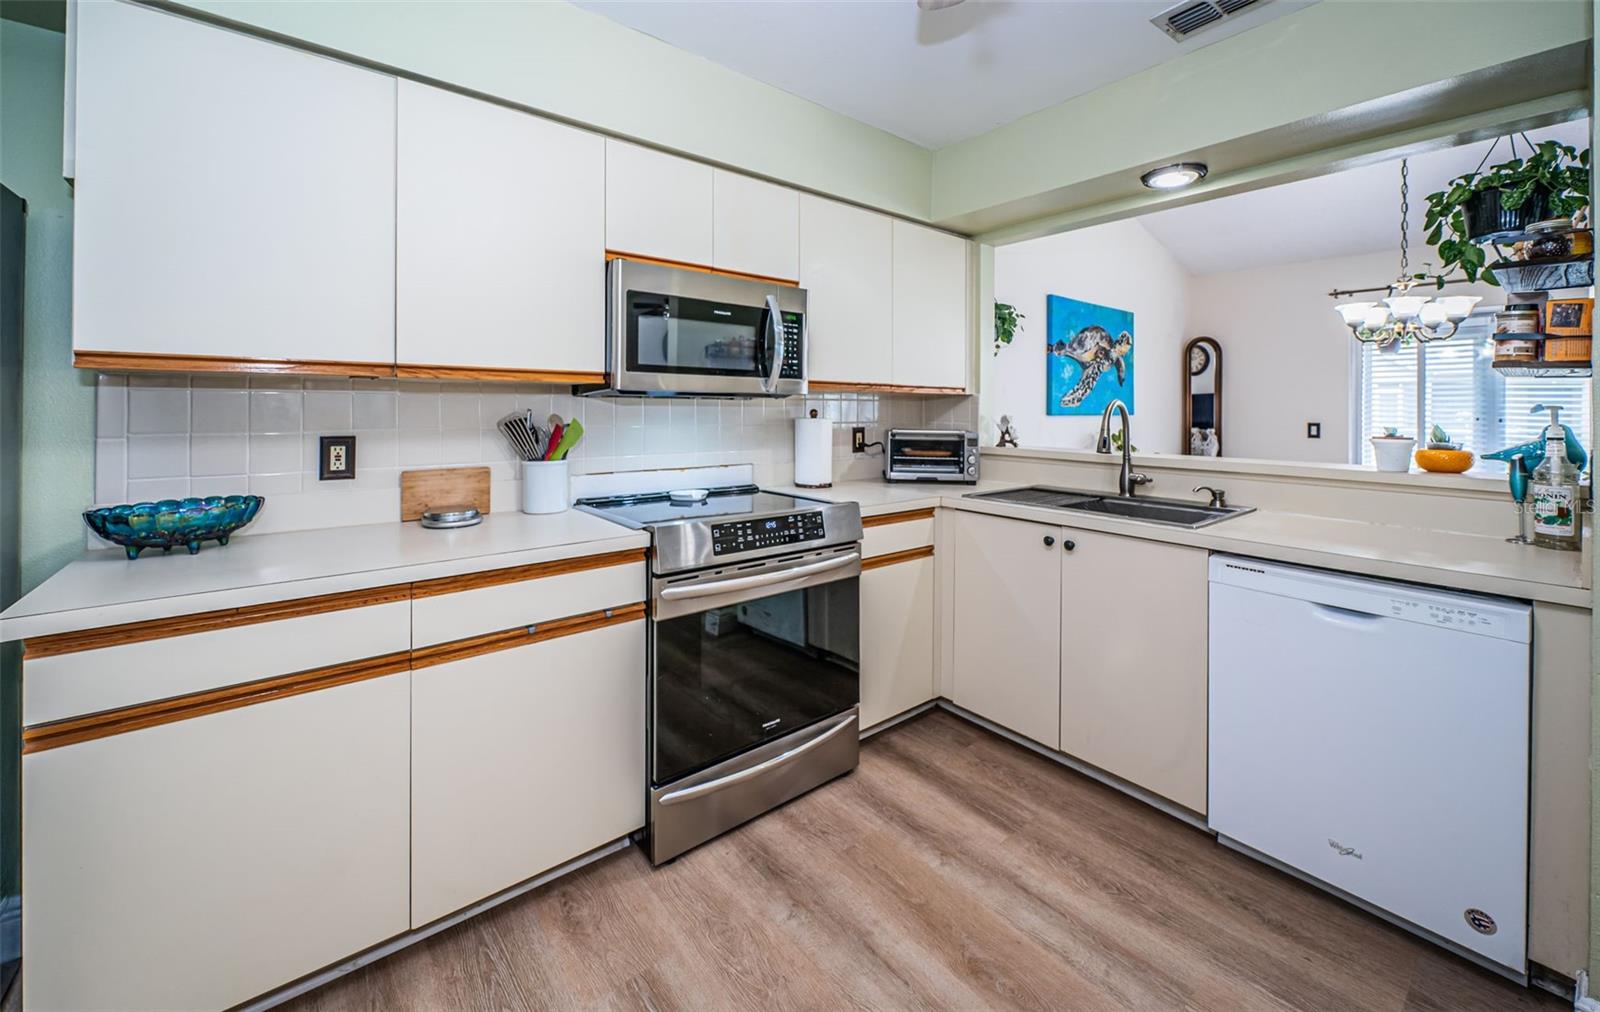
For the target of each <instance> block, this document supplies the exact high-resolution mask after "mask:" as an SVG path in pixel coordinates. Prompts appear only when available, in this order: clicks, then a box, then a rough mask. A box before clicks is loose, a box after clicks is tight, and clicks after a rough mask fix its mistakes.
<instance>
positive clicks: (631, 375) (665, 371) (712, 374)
mask: <svg viewBox="0 0 1600 1012" xmlns="http://www.w3.org/2000/svg"><path fill="white" fill-rule="evenodd" d="M609 270H610V272H611V276H610V289H611V291H610V300H611V301H610V305H609V309H608V323H609V326H610V328H611V348H610V366H611V372H612V379H611V384H612V386H613V387H614V388H615V389H616V390H617V391H618V392H621V393H634V394H647V395H648V394H727V395H736V396H762V395H771V396H788V395H791V394H803V393H805V371H804V346H803V342H804V308H805V293H804V292H802V291H800V290H799V289H796V288H789V287H786V286H780V285H768V284H763V283H760V282H754V281H744V280H740V279H737V278H725V277H720V276H717V275H711V274H706V273H703V272H698V271H685V270H679V269H674V268H667V267H658V266H654V265H645V264H637V263H631V262H629V261H626V260H613V261H612V262H611V265H610V267H609Z"/></svg>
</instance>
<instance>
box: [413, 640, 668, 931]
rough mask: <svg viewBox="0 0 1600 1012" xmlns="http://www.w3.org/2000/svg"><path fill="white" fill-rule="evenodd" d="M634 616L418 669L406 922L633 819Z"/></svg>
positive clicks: (600, 840)
mask: <svg viewBox="0 0 1600 1012" xmlns="http://www.w3.org/2000/svg"><path fill="white" fill-rule="evenodd" d="M644 636H645V629H644V623H643V621H635V622H629V623H626V624H623V625H615V626H608V627H606V628H602V629H597V630H594V631H592V632H587V633H580V634H578V635H575V636H564V637H561V638H559V639H552V640H546V641H544V642H542V643H533V644H530V645H528V646H524V647H516V648H513V649H510V650H501V651H497V652H494V653H487V654H480V655H478V656H476V657H469V658H467V659H465V660H460V661H452V662H450V663H448V664H440V665H436V666H434V667H426V668H418V669H417V670H416V671H414V672H413V673H412V677H413V678H414V679H415V685H414V699H415V707H414V710H413V718H412V744H411V764H412V772H411V806H412V816H411V819H412V830H411V832H412V836H411V847H412V851H411V875H412V884H411V921H412V925H413V926H417V927H420V926H421V925H423V924H426V923H428V922H429V921H433V920H437V919H438V918H440V917H443V916H444V915H446V914H448V913H451V912H453V911H456V910H459V909H461V908H462V907H464V906H467V905H468V904H471V903H473V902H476V901H477V900H480V899H483V898H484V897H486V896H489V895H492V894H493V893H496V892H499V891H500V890H502V889H505V888H507V887H509V886H513V885H516V884H517V883H518V882H521V881H523V880H525V879H529V878H532V877H533V876H535V875H538V874H539V873H540V872H543V871H548V870H549V869H551V868H554V867H555V866H557V865H559V864H561V863H563V862H565V861H568V860H571V859H572V858H575V857H578V856H579V855H581V854H584V853H586V852H587V851H590V850H593V849H594V848H596V847H599V846H601V845H603V844H606V843H609V842H611V841H612V840H615V839H617V838H618V837H621V836H625V835H627V834H628V833H631V832H633V831H634V830H636V829H638V828H640V827H641V826H643V825H644V799H645V783H644V769H645V760H644V728H645V704H644V690H645V672H644V658H645V641H644Z"/></svg>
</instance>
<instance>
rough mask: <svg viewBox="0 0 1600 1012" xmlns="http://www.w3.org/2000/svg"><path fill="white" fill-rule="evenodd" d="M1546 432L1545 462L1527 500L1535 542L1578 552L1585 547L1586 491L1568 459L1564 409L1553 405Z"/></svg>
mask: <svg viewBox="0 0 1600 1012" xmlns="http://www.w3.org/2000/svg"><path fill="white" fill-rule="evenodd" d="M1548 410H1549V412H1550V426H1549V428H1547V429H1545V430H1544V460H1543V461H1542V462H1541V463H1540V464H1539V466H1538V467H1537V468H1535V469H1534V472H1533V480H1532V482H1530V483H1529V484H1530V488H1529V495H1528V498H1529V500H1530V501H1531V504H1532V507H1533V543H1534V544H1536V545H1538V546H1539V547H1541V548H1557V549H1562V550H1564V551H1577V550H1578V549H1579V548H1582V547H1583V490H1582V488H1581V487H1580V486H1579V485H1578V469H1577V468H1575V467H1573V466H1572V462H1571V461H1569V460H1567V436H1566V430H1565V429H1564V428H1563V427H1562V425H1561V408H1559V407H1557V406H1554V405H1552V406H1551V407H1550V408H1548Z"/></svg>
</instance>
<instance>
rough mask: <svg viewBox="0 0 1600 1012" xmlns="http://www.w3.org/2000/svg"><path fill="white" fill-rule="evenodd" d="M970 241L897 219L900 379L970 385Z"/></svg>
mask: <svg viewBox="0 0 1600 1012" xmlns="http://www.w3.org/2000/svg"><path fill="white" fill-rule="evenodd" d="M967 246H968V243H967V240H965V239H962V238H961V237H960V236H954V235H950V234H949V233H947V232H939V231H936V230H934V229H931V228H924V227H923V226H921V225H913V224H911V223H909V222H904V221H895V223H894V284H893V290H894V382H895V383H896V384H898V385H900V386H914V387H943V388H949V389H961V390H964V389H966V387H967V364H968V361H969V360H970V358H971V341H970V340H969V334H970V331H971V328H970V323H969V320H968V318H967V315H968V314H967Z"/></svg>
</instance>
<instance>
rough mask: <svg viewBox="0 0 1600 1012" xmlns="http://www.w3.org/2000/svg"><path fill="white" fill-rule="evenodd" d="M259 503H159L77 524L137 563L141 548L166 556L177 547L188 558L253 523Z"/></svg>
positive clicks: (218, 499)
mask: <svg viewBox="0 0 1600 1012" xmlns="http://www.w3.org/2000/svg"><path fill="white" fill-rule="evenodd" d="M265 502H266V499H264V498H262V497H261V496H258V495H229V496H215V495H214V496H207V497H205V498H197V499H163V500H161V501H160V502H141V503H131V504H124V505H121V506H105V507H102V508H100V509H93V510H88V511H86V512H85V513H84V514H83V522H84V523H86V524H88V525H89V529H90V530H92V531H94V532H95V533H96V534H98V535H100V536H101V537H102V538H105V539H106V540H107V541H109V542H111V543H112V544H114V545H121V546H122V547H123V548H124V549H125V550H126V551H127V553H128V558H130V559H137V558H138V557H139V553H140V552H142V551H144V550H145V549H146V548H159V549H161V550H162V551H163V552H170V551H172V549H173V548H174V547H175V546H177V545H183V546H185V547H186V548H188V549H189V554H190V555H193V554H195V553H196V552H198V551H199V550H200V542H202V541H213V540H214V541H216V542H217V544H219V545H225V544H227V543H228V538H230V537H231V536H232V535H233V532H234V531H236V530H238V529H239V528H241V527H243V526H244V525H245V524H247V523H249V522H250V521H251V520H254V519H255V516H256V514H257V513H259V512H261V507H262V505H263V504H264V503H265Z"/></svg>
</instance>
